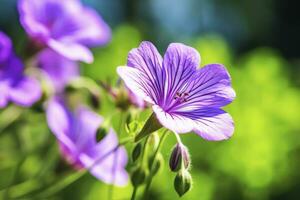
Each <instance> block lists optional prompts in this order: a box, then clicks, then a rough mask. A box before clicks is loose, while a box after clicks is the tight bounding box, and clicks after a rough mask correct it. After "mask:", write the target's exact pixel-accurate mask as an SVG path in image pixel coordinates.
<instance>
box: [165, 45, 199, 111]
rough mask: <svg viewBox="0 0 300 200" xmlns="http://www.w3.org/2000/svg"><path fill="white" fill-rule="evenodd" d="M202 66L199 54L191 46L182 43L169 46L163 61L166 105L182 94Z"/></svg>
mask: <svg viewBox="0 0 300 200" xmlns="http://www.w3.org/2000/svg"><path fill="white" fill-rule="evenodd" d="M199 64H200V55H199V53H198V52H197V51H196V50H195V49H194V48H191V47H189V46H186V45H184V44H180V43H172V44H170V45H169V47H168V49H167V51H166V53H165V56H164V61H163V72H164V74H165V76H166V81H165V87H164V100H165V101H164V104H165V105H163V106H168V104H170V103H171V102H173V100H174V99H173V98H174V96H175V95H176V93H177V92H180V91H181V90H182V88H184V86H185V85H186V83H187V82H188V80H190V79H191V77H192V76H193V75H194V73H195V72H196V69H197V67H198V66H199Z"/></svg>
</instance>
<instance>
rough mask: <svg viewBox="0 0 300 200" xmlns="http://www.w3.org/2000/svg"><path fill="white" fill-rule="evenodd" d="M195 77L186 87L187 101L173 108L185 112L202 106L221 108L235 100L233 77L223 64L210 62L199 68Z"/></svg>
mask: <svg viewBox="0 0 300 200" xmlns="http://www.w3.org/2000/svg"><path fill="white" fill-rule="evenodd" d="M193 77H194V78H193V79H192V80H191V81H190V83H189V84H188V86H187V87H186V89H185V93H186V94H188V96H187V97H185V101H184V102H182V103H180V104H177V105H176V106H174V107H173V108H172V110H173V111H175V110H176V111H177V112H184V111H192V110H196V109H200V108H206V107H214V108H220V107H223V106H225V105H227V104H229V103H231V102H232V101H233V99H234V98H235V92H234V90H233V89H232V87H231V78H230V75H229V73H228V72H227V70H226V68H225V67H224V66H223V65H221V64H210V65H206V66H205V67H203V68H201V69H199V70H197V72H196V74H195V75H194V76H193Z"/></svg>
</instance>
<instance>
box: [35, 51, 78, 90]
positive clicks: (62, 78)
mask: <svg viewBox="0 0 300 200" xmlns="http://www.w3.org/2000/svg"><path fill="white" fill-rule="evenodd" d="M38 65H39V67H40V68H41V69H42V70H43V72H44V75H45V77H46V78H47V79H48V80H49V81H50V82H51V84H53V86H54V88H55V90H56V91H58V92H59V91H62V90H63V89H64V87H65V86H66V84H68V83H69V82H70V81H71V80H72V79H74V78H76V77H78V76H79V66H78V64H77V63H76V62H74V61H72V60H69V59H67V58H65V57H63V56H61V55H60V54H57V53H56V52H54V51H52V50H51V49H45V50H43V51H42V52H41V53H39V55H38Z"/></svg>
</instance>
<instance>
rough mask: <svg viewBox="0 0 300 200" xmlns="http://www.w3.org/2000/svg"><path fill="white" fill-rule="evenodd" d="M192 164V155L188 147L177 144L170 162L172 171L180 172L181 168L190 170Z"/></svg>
mask: <svg viewBox="0 0 300 200" xmlns="http://www.w3.org/2000/svg"><path fill="white" fill-rule="evenodd" d="M182 162H183V163H182ZM190 163H191V161H190V155H189V152H188V149H187V147H186V146H184V145H183V144H182V143H177V144H176V145H175V147H174V148H173V150H172V154H171V157H170V160H169V167H170V169H171V171H173V172H178V171H179V170H180V169H181V168H184V169H188V168H189V166H190Z"/></svg>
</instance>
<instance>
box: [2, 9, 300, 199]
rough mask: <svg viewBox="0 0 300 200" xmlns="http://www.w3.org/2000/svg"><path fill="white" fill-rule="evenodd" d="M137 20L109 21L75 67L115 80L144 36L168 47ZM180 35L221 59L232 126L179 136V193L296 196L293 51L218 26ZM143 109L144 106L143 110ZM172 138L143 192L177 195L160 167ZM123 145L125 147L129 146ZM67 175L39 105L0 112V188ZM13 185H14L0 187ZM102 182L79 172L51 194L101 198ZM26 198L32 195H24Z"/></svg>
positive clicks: (120, 192) (298, 118)
mask: <svg viewBox="0 0 300 200" xmlns="http://www.w3.org/2000/svg"><path fill="white" fill-rule="evenodd" d="M112 13H113V12H112ZM137 21H138V20H137ZM129 22H130V23H129ZM146 25H147V24H146ZM150 25H151V24H150ZM18 26H19V25H18V24H17V23H16V24H15V25H14V26H13V28H12V26H7V25H5V23H4V26H3V27H4V28H3V29H5V30H7V32H8V33H11V35H12V37H13V39H14V42H15V44H16V47H17V51H19V52H21V50H18V46H21V45H20V44H22V42H24V40H25V34H24V32H22V30H20V27H18ZM144 26H145V24H144V23H143V22H138V23H137V22H135V23H133V22H132V20H131V18H129V19H127V18H126V19H125V20H124V22H122V23H121V22H120V23H116V24H115V25H113V28H112V29H113V37H112V41H111V42H110V43H109V44H108V45H107V46H105V47H101V48H95V49H94V50H93V51H94V56H95V62H94V63H93V64H91V65H86V64H82V66H81V71H82V74H83V75H84V76H87V77H90V78H92V79H94V80H110V81H111V82H112V83H115V82H116V81H117V79H118V77H117V74H116V67H117V66H120V65H125V64H126V57H127V54H128V51H129V50H130V49H132V48H134V47H137V46H138V45H139V43H140V42H141V41H142V40H150V39H151V40H152V41H153V42H154V44H156V45H157V46H159V50H160V52H161V53H163V52H164V51H165V49H166V47H167V45H165V44H164V42H162V43H160V39H159V38H156V39H153V38H155V36H152V35H149V33H148V32H147V31H145V28H144ZM147 26H149V24H148V25H147ZM153 26H154V25H153ZM148 29H149V27H148ZM12 30H18V31H17V32H13V31H12ZM146 30H147V29H146ZM155 31H157V32H160V31H161V30H160V29H156V30H153V32H155ZM182 31H183V30H182ZM178 35H179V36H178V37H177V39H175V40H174V41H176V42H184V43H186V44H188V45H190V46H193V47H194V48H196V49H197V50H198V51H199V52H200V55H201V59H202V62H201V66H203V65H205V64H208V63H222V64H224V65H225V66H226V67H227V68H228V70H229V72H230V74H231V76H232V83H233V87H234V89H235V90H236V93H237V98H236V99H235V101H234V102H233V103H232V104H230V105H229V106H228V107H226V110H227V111H228V112H229V113H230V114H231V115H232V116H233V118H234V121H235V133H234V135H233V137H232V138H231V139H230V140H227V141H222V142H209V141H205V140H203V139H201V138H200V137H199V136H197V135H196V134H193V133H190V134H184V135H182V140H183V143H184V144H185V145H186V146H188V148H189V151H190V154H191V157H192V168H191V174H192V177H193V187H192V190H191V191H190V192H188V193H187V194H186V195H185V196H184V197H183V198H182V199H187V200H243V199H245V200H269V199H270V200H281V199H290V200H296V199H300V171H299V169H300V113H299V108H300V88H299V73H298V72H299V70H298V68H297V57H293V58H290V57H289V56H288V55H289V54H287V55H284V56H283V55H282V53H281V49H280V47H278V48H277V47H274V46H272V45H270V47H266V45H259V44H258V45H256V46H255V47H253V48H249V49H247V50H240V49H238V48H236V45H235V44H232V42H231V41H229V40H228V39H226V35H223V34H222V32H217V31H216V32H211V31H207V32H205V33H201V34H195V35H192V36H188V37H185V38H184V39H181V38H180V33H178ZM20 48H21V47H20ZM101 105H102V106H101V109H99V113H101V114H102V115H103V116H105V117H111V119H112V122H113V124H114V127H115V129H118V127H117V126H118V121H119V120H120V113H119V112H118V111H115V108H114V105H113V104H112V101H111V99H110V98H108V97H107V96H105V94H103V96H102V98H101ZM149 113H150V112H149V111H146V112H145V114H144V115H143V117H144V118H145V116H147V114H149ZM144 118H142V119H144ZM16 119H17V120H16ZM123 134H125V133H123ZM174 144H175V138H174V137H173V136H172V135H170V136H169V137H168V138H167V140H166V142H165V143H164V146H163V156H164V159H165V161H166V163H165V167H164V168H162V169H161V170H160V171H159V174H158V175H157V176H156V177H155V178H154V181H153V184H152V187H151V195H150V198H149V199H155V200H156V199H157V200H159V199H161V200H174V199H179V198H178V196H177V194H176V193H175V191H174V189H173V179H174V177H175V174H174V173H171V172H170V170H169V169H168V165H167V162H168V158H169V156H170V153H171V148H172V147H173V145H174ZM126 148H127V149H128V152H131V150H132V146H131V145H127V146H126ZM71 172H72V169H71V168H70V166H68V165H67V164H66V163H64V162H63V161H62V159H61V158H60V154H59V152H58V147H57V144H56V141H55V138H54V136H53V135H52V134H51V133H50V131H49V129H48V128H47V124H46V122H45V115H44V113H43V111H41V110H40V109H39V108H36V109H35V110H29V109H21V108H18V107H15V106H10V107H8V108H6V109H4V110H1V111H0V195H3V194H4V193H6V192H7V193H9V194H10V195H12V196H18V195H21V194H23V193H26V192H27V191H30V190H31V188H35V187H37V186H41V185H43V186H45V187H48V186H49V184H50V185H51V184H52V185H53V184H55V183H57V182H56V180H59V178H60V177H63V176H66V175H67V174H69V173H71ZM11 184H12V185H14V186H13V187H10V189H9V190H6V189H5V188H7V186H8V185H11ZM109 189H110V188H109V186H107V185H105V184H103V183H102V182H100V181H98V180H96V179H95V178H94V177H92V176H91V175H89V174H86V175H84V176H83V177H81V178H80V179H78V180H77V181H76V182H74V183H72V184H70V185H69V186H68V187H66V188H65V189H64V190H61V191H59V192H58V193H56V194H54V195H53V196H51V197H49V199H53V200H54V199H55V200H56V199H57V200H60V199H61V200H62V199H72V200H77V199H78V200H82V199H84V200H96V199H99V200H102V199H107V195H108V191H109ZM131 192H132V187H131V186H130V185H128V186H127V187H124V188H114V195H113V199H116V200H119V199H120V200H121V199H129V197H130V195H131ZM0 198H1V197H0ZM3 198H4V196H3ZM27 199H32V198H31V197H30V196H27Z"/></svg>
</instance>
